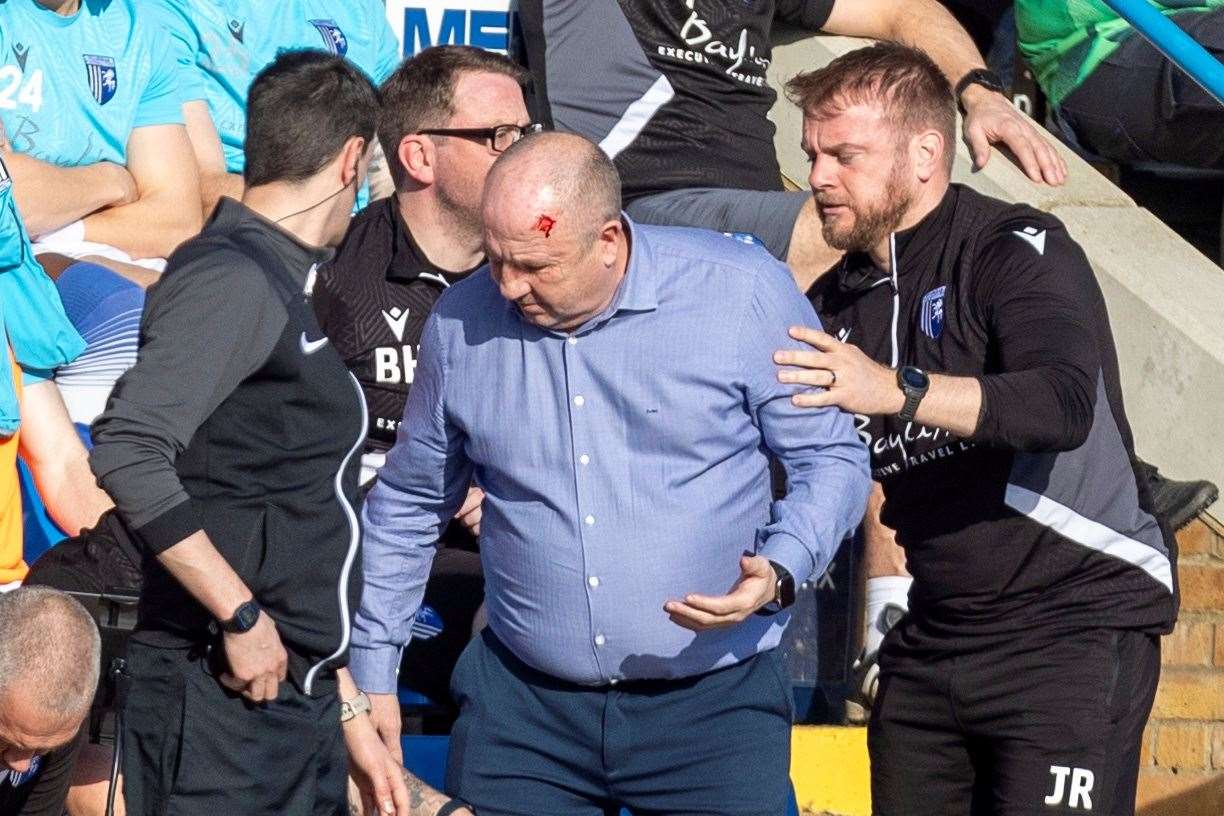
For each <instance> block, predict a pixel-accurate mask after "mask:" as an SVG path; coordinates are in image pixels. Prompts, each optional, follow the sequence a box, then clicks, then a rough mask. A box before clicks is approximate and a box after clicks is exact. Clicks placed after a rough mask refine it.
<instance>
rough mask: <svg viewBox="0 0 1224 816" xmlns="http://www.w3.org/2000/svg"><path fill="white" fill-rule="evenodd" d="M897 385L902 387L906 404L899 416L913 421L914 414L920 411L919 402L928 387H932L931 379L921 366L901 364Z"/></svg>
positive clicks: (907, 420) (898, 370)
mask: <svg viewBox="0 0 1224 816" xmlns="http://www.w3.org/2000/svg"><path fill="white" fill-rule="evenodd" d="M897 387H898V388H900V389H901V393H903V394H905V405H904V406H903V407H902V408H901V411H900V413H898V414H897V417H898V418H900V419H902V420H904V421H906V422H913V421H914V414H916V413H918V403H920V402H922V398H923V397H925V396H926V392H927V389H928V388H930V387H931V379H930V378H929V377H928V376H927V374H926V372H925V371H923V370H922V369H921V368H914V366H901V367H900V368H898V369H897Z"/></svg>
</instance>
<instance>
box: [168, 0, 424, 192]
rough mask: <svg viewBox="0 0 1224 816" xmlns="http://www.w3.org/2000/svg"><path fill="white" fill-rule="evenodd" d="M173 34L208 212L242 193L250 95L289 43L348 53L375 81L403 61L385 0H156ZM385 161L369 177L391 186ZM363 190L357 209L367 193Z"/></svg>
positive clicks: (384, 186)
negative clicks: (253, 85) (254, 82)
mask: <svg viewBox="0 0 1224 816" xmlns="http://www.w3.org/2000/svg"><path fill="white" fill-rule="evenodd" d="M151 7H152V8H154V9H156V10H157V11H158V12H159V13H160V16H161V17H162V18H163V20H164V24H165V26H166V28H167V29H168V31H169V32H170V35H171V38H172V39H171V42H172V45H173V47H174V49H175V54H176V58H177V62H178V65H179V69H180V75H181V76H182V77H183V85H184V90H183V100H184V105H183V116H184V119H185V120H186V122H187V131H188V133H189V134H190V136H191V144H192V148H193V149H194V150H195V155H196V160H197V162H198V163H199V168H200V184H201V190H202V193H203V204H204V212H205V214H207V213H211V212H212V210H213V208H214V207H216V205H217V199H219V198H220V197H221V196H223V195H225V196H229V197H230V198H234V199H237V198H240V197H241V196H242V169H243V167H244V166H245V158H244V156H243V141H244V139H245V138H246V97H247V89H248V88H249V87H250V85H251V80H253V79H254V78H255V75H256V74H258V73H259V72H260V71H261V70H262V69H263V68H264V67H265V66H267V65H268V64H269V63H270V62H272V60H273V59H275V58H276V55H277V53H278V52H280V51H282V50H285V49H291V48H319V49H325V50H327V51H330V52H332V53H333V54H337V55H339V56H342V57H345V58H346V59H348V60H349V61H350V62H352V63H353V64H354V65H356V66H357V67H358V68H360V69H361V70H362V71H364V72H365V73H366V75H367V76H369V77H370V78H371V79H372V80H374V82H375V83H376V84H380V83H382V82H383V81H385V80H386V79H387V77H388V76H390V75H391V72H392V71H394V70H395V67H396V66H397V65H398V64H399V62H400V47H399V42H398V41H397V40H396V38H395V33H394V32H393V31H392V30H391V26H390V24H389V23H388V22H387V15H386V10H385V9H384V7H383V2H382V0H277V2H268V0H225V2H222V0H152V3H151ZM385 176H386V170H385V163H384V162H382V161H381V160H377V161H376V162H375V163H374V164H373V165H372V166H371V180H372V183H373V184H374V185H375V188H376V189H379V190H381V191H382V193H383V194H386V193H387V192H389V190H388V189H387V188H389V186H390V184H389V182H385V181H383V177H385ZM367 190H368V188H367V187H363V188H362V192H361V194H360V195H359V196H358V208H360V207H361V206H364V205H365V202H366V201H367V200H368V192H367Z"/></svg>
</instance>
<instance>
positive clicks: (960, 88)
mask: <svg viewBox="0 0 1224 816" xmlns="http://www.w3.org/2000/svg"><path fill="white" fill-rule="evenodd" d="M970 85H981V86H982V87H983V88H985V89H986V90H988V91H995V92H996V93H1001V94H1006V93H1007V88H1006V87H1005V86H1004V85H1003V80H1002V79H1001V78H1000V77H999V75H998V74H996V73H995V72H994V71H992V70H990V69H989V68H974V69H973V70H972V71H970V72H969V73H967V74H965V75H964V76H963V77H961V78H960V81H959V82H957V83H956V88H954V89H953V91H952V95H953V96H954V97H956V104H957V106H958V107H959V108H960V109H961V113H964V112H965V106H964V105H962V104H961V94H963V93H964V92H965V89H966V88H968V87H969V86H970Z"/></svg>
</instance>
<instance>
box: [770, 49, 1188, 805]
mask: <svg viewBox="0 0 1224 816" xmlns="http://www.w3.org/2000/svg"><path fill="white" fill-rule="evenodd" d="M788 90H789V92H790V94H791V97H792V99H793V100H794V101H796V103H797V104H799V105H800V106H801V107H802V108H803V110H804V132H803V144H804V148H805V149H806V151H807V152H808V155H809V156H810V157H811V159H812V172H811V177H810V182H811V185H812V189H813V192H814V195H815V198H816V204H817V207H818V209H819V212H820V216H821V220H822V226H823V231H824V235H825V238H826V240H827V241H828V242H829V243H830V245H832V246H836V247H838V248H841V249H843V250H846V251H847V254H846V255H845V257H844V258H843V259H842V261H841V263H840V265H839V266H838V267H837V268H835V270H833V271H832V272H830V273H829V274H827V275H825V276H824V277H823V278H822V279H820V280H818V281H817V282H816V284H814V285H813V287H812V288H811V289H810V290H809V293H808V294H809V297H810V298H811V300H812V302H813V304H814V305H815V307H816V310H817V312H818V314H819V315H820V318H821V321H822V323H823V327H824V330H825V331H824V332H820V331H816V330H813V329H810V328H809V329H803V328H798V327H797V328H796V329H794V330H793V331H792V334H793V335H794V336H796V337H799V338H801V339H803V340H806V341H807V342H808V343H809V344H810V345H812V346H813V349H814V350H813V351H810V352H808V351H802V352H785V351H781V352H779V353H778V354H777V356H776V360H777V362H778V363H779V364H781V365H782V367H781V368H780V369H779V373H778V377H779V379H780V380H782V381H783V382H800V383H806V384H809V385H812V386H815V387H816V388H814V389H813V390H812V391H811V392H809V393H806V394H802V395H799V396H797V397H795V400H796V401H797V402H798V403H799V404H804V405H811V406H818V405H838V406H840V407H842V408H844V409H846V410H849V411H853V412H855V413H856V415H857V422H858V428H859V433H860V435H861V436H862V438H863V440H864V441H865V442H866V443H867V445H868V447H869V448H870V449H871V454H872V467H873V472H874V477H875V479H876V480H877V481H878V482H880V483H881V484H882V486H883V491H884V504H883V507H882V509H881V511H880V521H882V523H883V524H884V525H886V526H887V527H890V528H892V529H894V530H895V531H896V540H897V542H898V543H900V544H901V545H902V546H903V547H904V548H905V556H906V565H907V568H908V570H909V572H910V573H911V574H912V575H913V577H914V583H913V587H912V589H911V592H910V609H909V613H908V614H907V615H906V616H905V617H904V618H902V619H901V621H900V622H899V623H898V624H897V625H896V626H895V627H894V628H893V629H892V631H891V632H890V633H889V634H888V636H887V637H886V638H885V639H884V643H883V645H882V647H881V649H880V685H879V692H878V695H877V697H876V700H875V705H874V707H873V709H872V717H871V723H870V730H869V739H868V742H869V747H870V751H871V759H872V796H873V799H874V812H875V813H877V814H879V816H923V814H931V815H932V816H935V814H947V813H971V814H975V816H976V815H977V814H1006V815H1008V816H1010V814H1021V813H1023V814H1036V813H1042V814H1044V813H1068V814H1069V813H1087V812H1091V813H1097V814H1101V813H1105V814H1123V813H1131V812H1132V811H1133V807H1134V793H1135V782H1136V776H1137V773H1138V754H1139V744H1140V735H1141V734H1142V731H1143V727H1144V723H1145V722H1146V720H1147V717H1148V714H1149V712H1150V709H1151V705H1152V700H1153V697H1154V694H1155V690H1156V683H1157V679H1158V676H1159V668H1160V646H1159V638H1158V636H1159V635H1160V634H1161V633H1165V632H1168V631H1170V629H1171V627H1172V625H1173V621H1174V618H1175V615H1176V610H1177V590H1176V579H1175V576H1176V568H1175V560H1176V559H1175V550H1174V543H1173V539H1172V536H1171V535H1170V533H1169V531H1168V530H1167V529H1165V528H1162V526H1161V525H1160V523H1159V522H1158V521H1157V520H1156V519H1155V518H1154V517H1153V515H1152V513H1151V506H1150V497H1149V495H1148V494H1147V491H1146V486H1145V482H1144V481H1143V480H1142V479H1140V478H1138V476H1137V474H1136V471H1135V468H1134V461H1135V460H1134V451H1133V445H1132V441H1131V432H1130V428H1129V425H1128V423H1127V420H1126V415H1125V413H1124V411H1123V407H1122V395H1121V388H1120V385H1119V377H1118V365H1117V360H1116V354H1115V350H1114V343H1113V338H1112V335H1111V332H1110V327H1109V319H1108V316H1107V314H1106V310H1105V303H1104V300H1103V298H1102V296H1101V292H1100V289H1099V288H1098V286H1097V283H1096V281H1095V279H1094V277H1093V274H1092V270H1091V268H1090V267H1089V265H1088V261H1087V259H1086V258H1085V256H1084V253H1083V251H1082V250H1081V249H1080V248H1079V247H1078V246H1077V245H1076V244H1075V243H1074V242H1073V241H1072V240H1071V238H1070V237H1069V236H1068V234H1067V231H1066V229H1065V227H1063V225H1062V224H1061V223H1060V222H1059V221H1058V220H1057V219H1056V218H1053V217H1052V216H1049V215H1046V214H1044V213H1041V212H1038V211H1036V210H1034V209H1032V208H1029V207H1025V206H1017V205H1009V204H1006V203H1004V202H1001V201H997V200H994V199H990V198H987V197H985V196H982V195H980V194H978V193H976V192H974V191H972V190H970V189H967V188H964V187H961V186H959V185H952V184H950V183H949V177H950V173H951V163H952V152H953V146H954V143H953V139H954V137H955V130H954V126H955V114H956V111H955V107H954V102H953V97H952V94H951V91H950V89H949V88H948V85H947V83H946V81H945V80H944V79H943V78H942V77H941V76H940V75H939V73H938V72H937V71H936V69H935V67H934V65H933V64H931V63H930V61H929V60H928V59H927V58H926V57H925V56H924V55H922V54H921V53H919V52H916V51H913V50H912V49H908V48H905V47H903V46H896V45H877V46H873V47H871V48H867V49H862V50H860V51H856V52H852V53H850V54H847V55H845V56H843V57H841V58H839V59H837V60H835V61H834V62H833V63H831V64H830V65H829V66H828V67H826V68H823V69H821V70H818V71H814V72H812V73H809V74H803V75H800V76H799V77H796V78H795V79H794V80H792V82H791V83H790V84H789V86H788ZM825 332H827V333H825Z"/></svg>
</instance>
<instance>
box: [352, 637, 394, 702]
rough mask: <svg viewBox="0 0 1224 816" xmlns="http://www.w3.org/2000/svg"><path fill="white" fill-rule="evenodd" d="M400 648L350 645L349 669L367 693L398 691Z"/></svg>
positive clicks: (391, 692) (358, 685)
mask: <svg viewBox="0 0 1224 816" xmlns="http://www.w3.org/2000/svg"><path fill="white" fill-rule="evenodd" d="M399 663H400V650H399V649H397V648H395V647H394V646H350V647H349V671H350V672H352V674H353V681H354V682H356V683H357V688H359V689H361V690H362V691H364V692H366V693H367V694H396V693H398V691H399Z"/></svg>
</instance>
